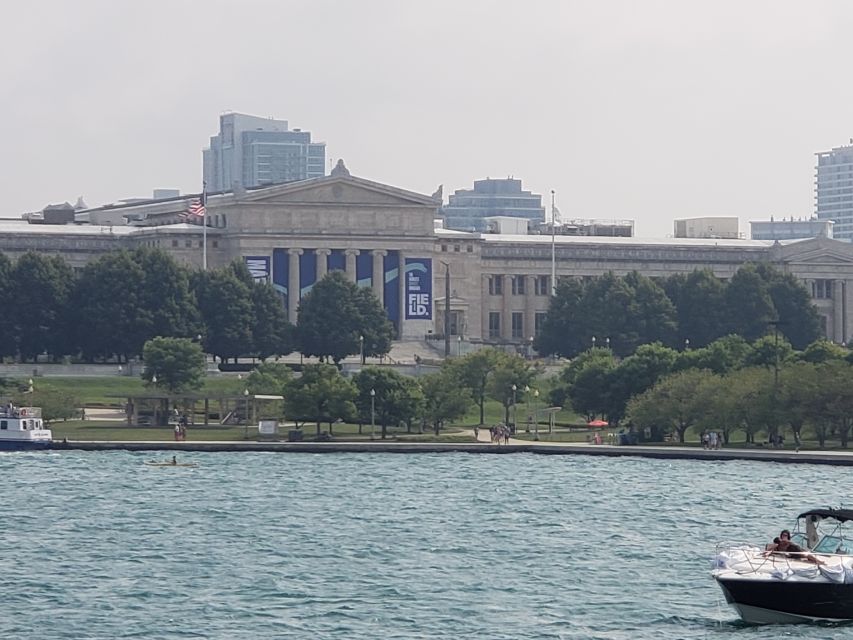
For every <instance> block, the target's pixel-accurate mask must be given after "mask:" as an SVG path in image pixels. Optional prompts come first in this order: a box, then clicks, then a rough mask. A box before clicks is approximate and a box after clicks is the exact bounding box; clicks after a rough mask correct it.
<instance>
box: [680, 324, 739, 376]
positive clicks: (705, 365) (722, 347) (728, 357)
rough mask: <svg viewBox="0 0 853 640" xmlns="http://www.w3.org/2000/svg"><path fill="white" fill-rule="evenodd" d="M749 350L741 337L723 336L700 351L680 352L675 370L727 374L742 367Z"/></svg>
mask: <svg viewBox="0 0 853 640" xmlns="http://www.w3.org/2000/svg"><path fill="white" fill-rule="evenodd" d="M750 349H751V347H750V345H749V343H748V342H747V341H746V340H744V339H743V338H742V337H741V336H738V335H734V334H731V335H727V336H723V337H722V338H718V339H717V340H714V341H713V342H712V343H711V344H709V345H707V346H706V347H703V348H701V349H689V350H685V351H682V352H681V353H680V354H679V355H678V359H677V360H676V362H675V370H676V371H683V370H684V369H708V370H709V371H713V372H714V373H719V374H723V373H728V372H729V371H733V370H735V369H740V368H741V367H743V366H744V363H745V362H746V358H747V356H748V355H749V352H750Z"/></svg>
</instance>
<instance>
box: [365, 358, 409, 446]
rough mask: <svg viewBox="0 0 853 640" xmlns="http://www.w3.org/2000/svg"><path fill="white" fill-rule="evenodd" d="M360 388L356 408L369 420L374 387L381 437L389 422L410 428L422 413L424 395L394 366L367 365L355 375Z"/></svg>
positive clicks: (384, 433)
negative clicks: (389, 367)
mask: <svg viewBox="0 0 853 640" xmlns="http://www.w3.org/2000/svg"><path fill="white" fill-rule="evenodd" d="M353 382H354V383H355V386H356V388H357V390H358V394H357V397H356V401H355V403H356V407H357V409H358V414H359V416H360V419H361V420H362V421H364V422H369V421H370V410H371V394H370V392H371V390H372V391H373V392H374V393H375V395H374V396H373V409H374V414H375V420H376V421H378V423H379V424H380V425H381V426H382V439H383V440H384V439H385V438H386V436H387V434H388V426H389V425H398V424H400V423H405V424H406V425H407V428H408V429H411V424H412V421H413V420H415V419H416V418H419V417H421V416H423V412H424V396H423V391H422V390H421V388H420V386H419V385H418V384H417V382H416V381H415V380H414V379H412V378H409V377H406V376H403V375H400V374H399V373H397V372H396V371H394V370H392V369H380V368H379V367H366V368H364V369H362V370H361V371H359V372H358V374H356V375H355V376H354V377H353Z"/></svg>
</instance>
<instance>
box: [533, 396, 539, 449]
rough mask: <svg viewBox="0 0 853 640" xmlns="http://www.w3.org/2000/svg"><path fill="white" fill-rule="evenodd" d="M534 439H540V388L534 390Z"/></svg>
mask: <svg viewBox="0 0 853 640" xmlns="http://www.w3.org/2000/svg"><path fill="white" fill-rule="evenodd" d="M533 419H534V420H535V422H534V423H533V439H534V440H538V439H539V389H534V390H533Z"/></svg>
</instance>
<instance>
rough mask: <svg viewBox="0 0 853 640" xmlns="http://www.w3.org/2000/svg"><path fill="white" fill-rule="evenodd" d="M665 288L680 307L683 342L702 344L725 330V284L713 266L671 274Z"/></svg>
mask: <svg viewBox="0 0 853 640" xmlns="http://www.w3.org/2000/svg"><path fill="white" fill-rule="evenodd" d="M664 289H665V290H666V292H667V295H668V296H669V298H670V300H672V302H673V304H674V305H675V308H676V316H677V322H678V344H679V345H682V344H684V343H685V340H689V341H690V344H691V345H692V346H693V348H694V349H696V348H701V347H704V346H706V345H708V344H710V343H711V342H713V341H714V340H716V339H717V338H719V337H720V336H721V335H722V334H723V333H724V332H725V326H726V303H725V285H724V284H723V282H722V281H721V280H720V279H719V278H717V277H716V276H715V275H714V274H713V272H711V271H710V270H709V269H701V270H696V271H693V272H692V273H689V274H687V275H683V274H677V275H673V276H670V277H669V278H668V279H667V280H666V282H665V283H664Z"/></svg>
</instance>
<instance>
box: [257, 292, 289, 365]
mask: <svg viewBox="0 0 853 640" xmlns="http://www.w3.org/2000/svg"><path fill="white" fill-rule="evenodd" d="M251 293H252V311H253V313H252V347H253V351H254V353H255V355H257V356H258V357H259V358H260V359H261V360H265V359H266V358H269V357H270V356H284V355H287V354H288V353H291V352H292V351H293V347H294V341H295V339H296V335H295V331H296V327H294V326H293V325H292V324H290V323H289V322H288V321H287V314H286V313H285V312H284V307H283V306H282V304H281V298H280V297H279V295H278V293H276V291H275V289H273V288H272V285H270V284H268V283H265V282H255V283H252V287H251Z"/></svg>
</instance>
